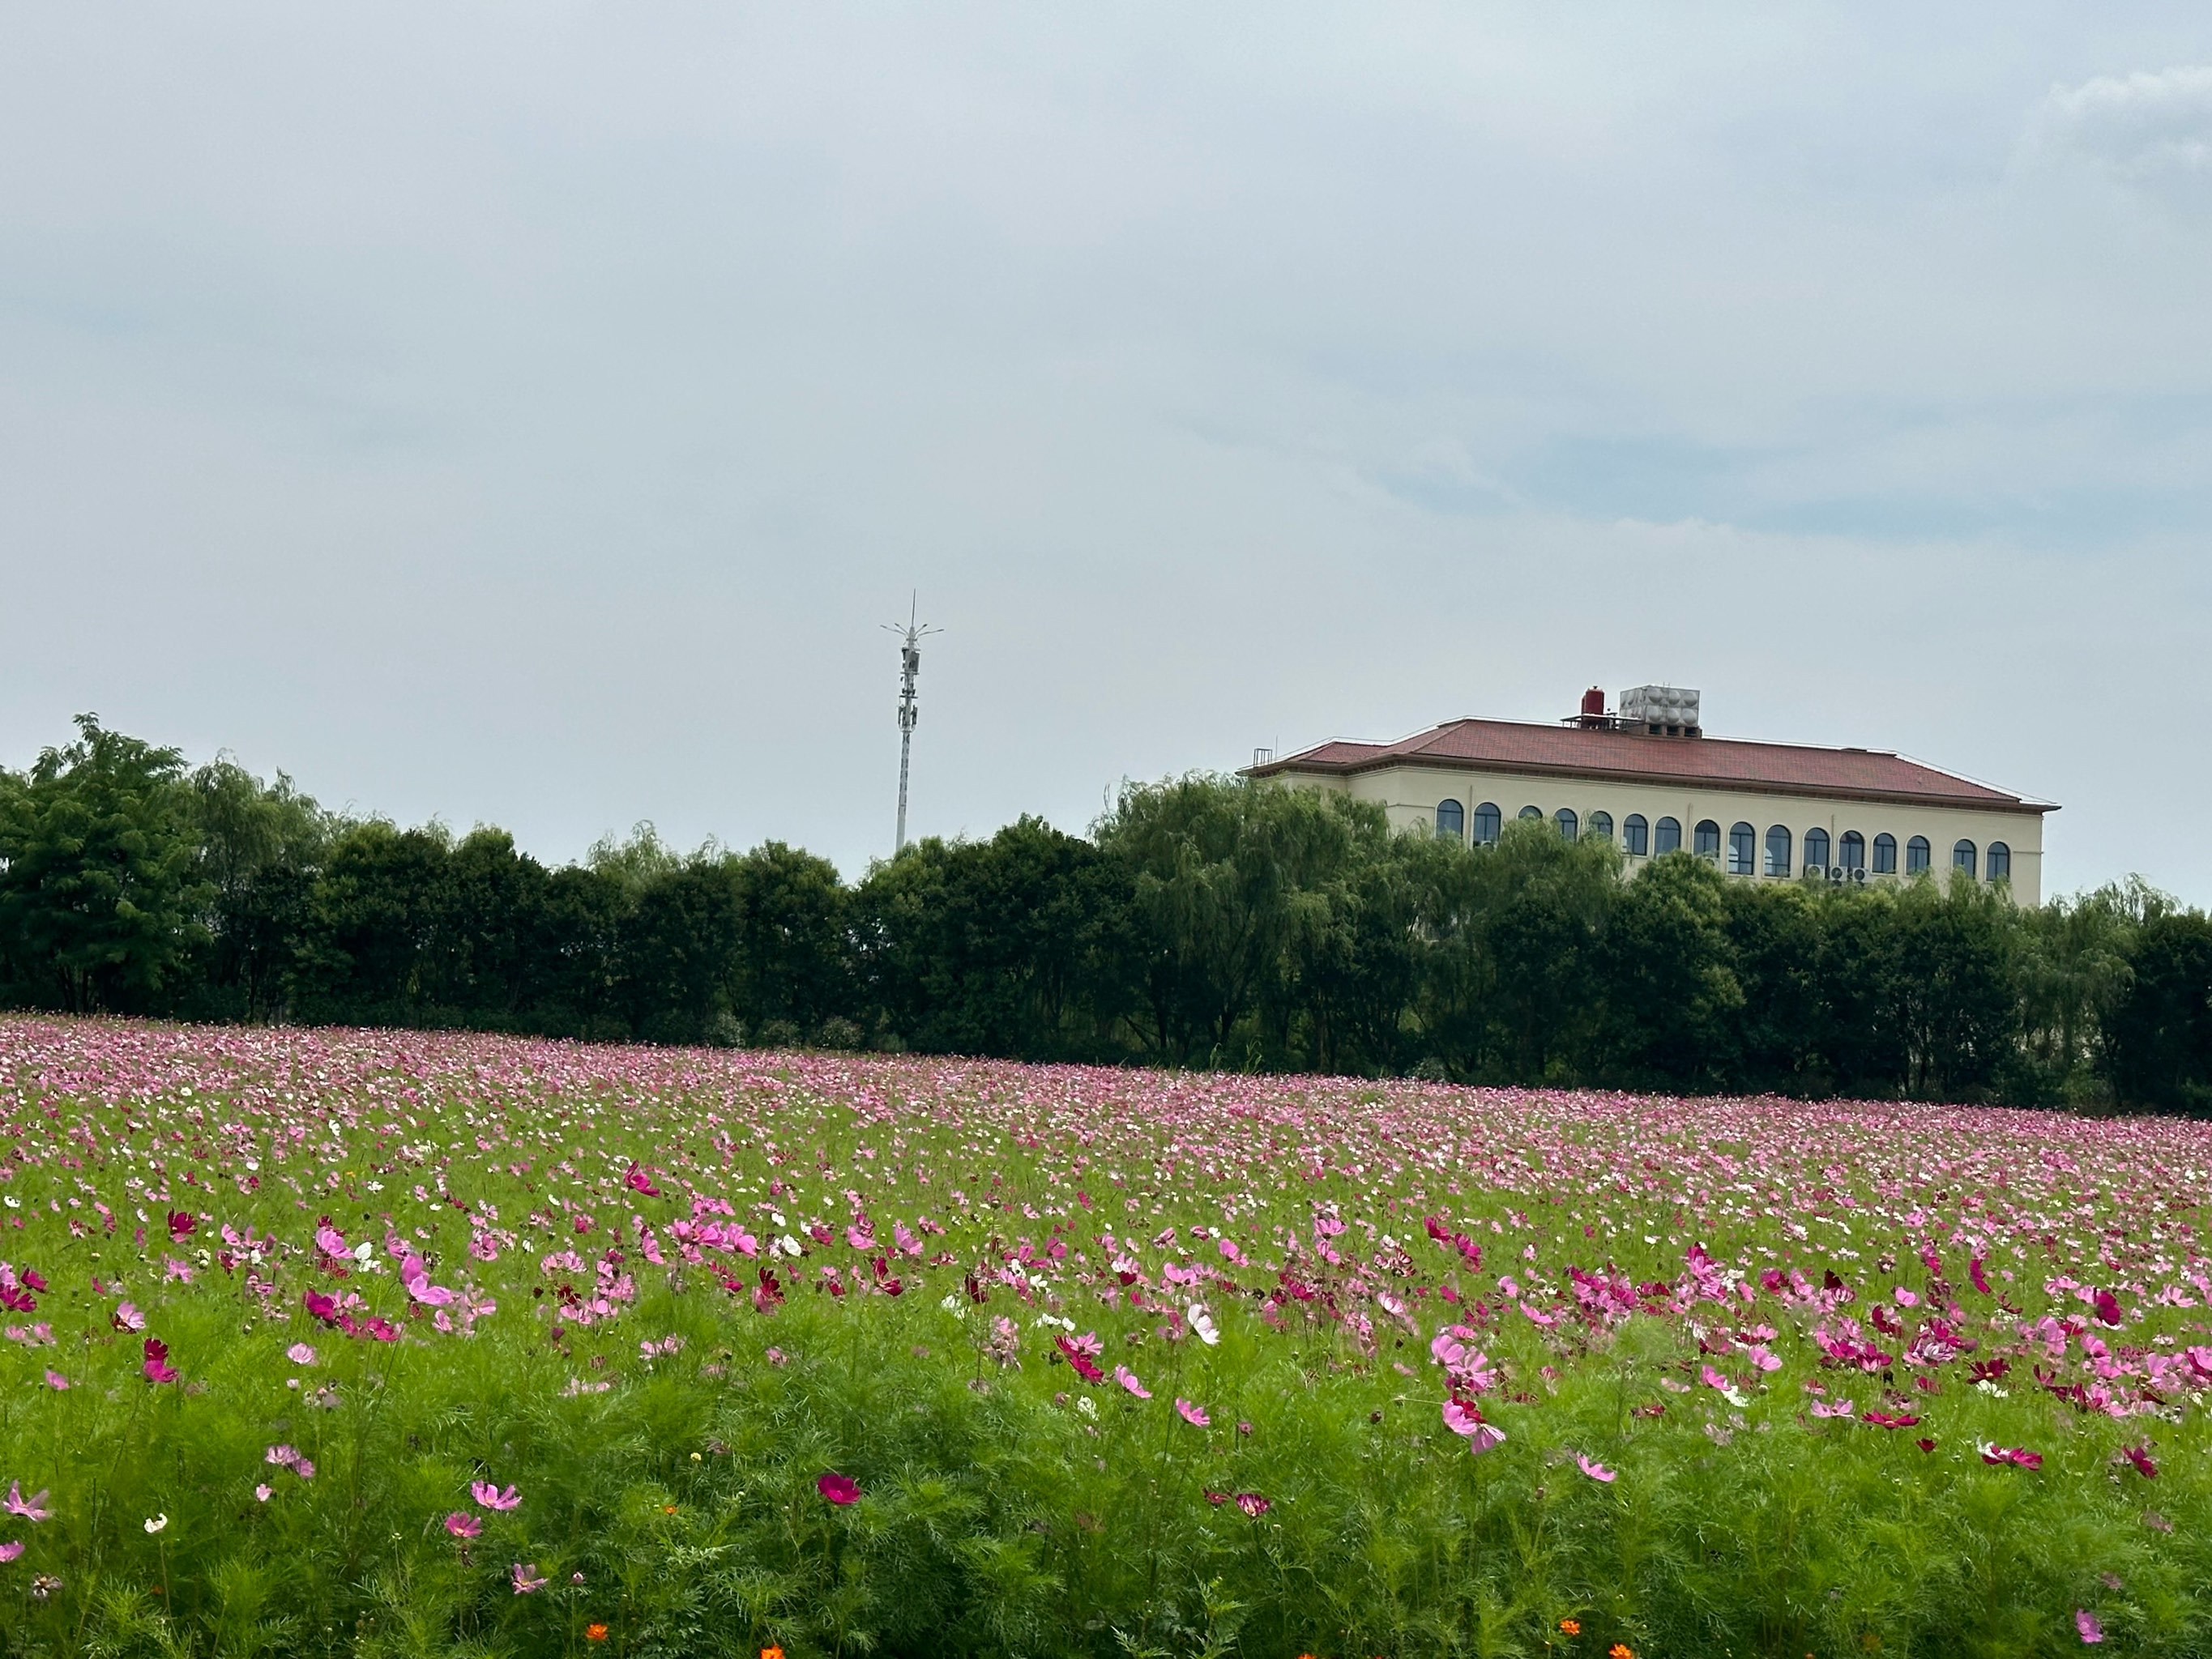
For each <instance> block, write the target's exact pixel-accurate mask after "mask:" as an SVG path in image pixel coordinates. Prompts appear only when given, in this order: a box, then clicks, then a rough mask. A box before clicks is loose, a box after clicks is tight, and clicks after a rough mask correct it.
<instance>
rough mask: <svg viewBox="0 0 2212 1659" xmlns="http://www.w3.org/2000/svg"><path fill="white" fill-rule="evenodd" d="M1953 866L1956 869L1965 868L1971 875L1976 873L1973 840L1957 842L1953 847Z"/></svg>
mask: <svg viewBox="0 0 2212 1659" xmlns="http://www.w3.org/2000/svg"><path fill="white" fill-rule="evenodd" d="M1951 867H1952V868H1953V869H1954V870H1964V871H1965V872H1966V873H1967V874H1968V875H1970V876H1971V875H1972V874H1973V873H1974V843H1973V842H1970V841H1962V842H1957V843H1955V844H1954V846H1953V847H1952V848H1951Z"/></svg>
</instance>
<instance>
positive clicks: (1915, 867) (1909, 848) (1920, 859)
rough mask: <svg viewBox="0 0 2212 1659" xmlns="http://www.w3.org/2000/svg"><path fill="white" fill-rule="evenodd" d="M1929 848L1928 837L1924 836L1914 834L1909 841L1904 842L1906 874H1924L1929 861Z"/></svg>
mask: <svg viewBox="0 0 2212 1659" xmlns="http://www.w3.org/2000/svg"><path fill="white" fill-rule="evenodd" d="M1931 850H1932V849H1931V848H1929V845H1928V837H1927V836H1914V837H1913V838H1912V839H1911V841H1908V842H1905V874H1906V875H1908V876H1918V875H1924V874H1926V873H1927V871H1928V866H1929V862H1930V860H1929V853H1930V852H1931Z"/></svg>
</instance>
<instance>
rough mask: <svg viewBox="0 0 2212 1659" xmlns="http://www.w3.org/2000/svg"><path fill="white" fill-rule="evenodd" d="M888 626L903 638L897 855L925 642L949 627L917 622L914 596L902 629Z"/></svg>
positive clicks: (901, 838)
mask: <svg viewBox="0 0 2212 1659" xmlns="http://www.w3.org/2000/svg"><path fill="white" fill-rule="evenodd" d="M884 627H885V628H886V629H889V630H890V632H891V633H894V634H896V635H898V636H899V641H900V643H899V704H898V726H899V796H898V844H897V845H896V847H894V848H892V849H891V856H892V857H893V858H896V857H897V856H898V855H899V854H901V853H903V852H904V851H906V777H907V765H908V762H909V761H910V760H911V759H912V758H913V755H914V723H915V720H919V719H920V718H921V715H920V714H919V713H918V712H917V711H916V710H915V703H914V683H915V677H916V676H918V675H919V674H920V673H921V641H922V639H923V637H924V636H925V635H930V634H941V633H943V632H944V631H945V630H944V629H941V628H927V627H921V626H917V625H916V623H915V600H914V598H913V597H912V596H911V595H909V596H908V600H907V613H906V625H905V626H904V627H903V628H902V627H901V626H900V625H899V624H898V623H884Z"/></svg>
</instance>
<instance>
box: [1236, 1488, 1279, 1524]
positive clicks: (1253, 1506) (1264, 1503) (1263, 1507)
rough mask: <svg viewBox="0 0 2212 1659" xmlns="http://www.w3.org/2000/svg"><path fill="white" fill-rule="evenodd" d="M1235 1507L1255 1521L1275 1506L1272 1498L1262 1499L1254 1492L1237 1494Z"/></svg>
mask: <svg viewBox="0 0 2212 1659" xmlns="http://www.w3.org/2000/svg"><path fill="white" fill-rule="evenodd" d="M1274 1507H1275V1504H1274V1500H1273V1498H1262V1497H1261V1496H1260V1494H1259V1493H1258V1492H1238V1493H1237V1508H1238V1509H1240V1510H1243V1511H1244V1513H1245V1514H1247V1515H1249V1516H1251V1517H1252V1518H1253V1519H1254V1520H1255V1521H1256V1520H1258V1519H1259V1518H1260V1517H1261V1516H1263V1515H1265V1514H1266V1513H1267V1511H1268V1510H1272V1509H1273V1508H1274Z"/></svg>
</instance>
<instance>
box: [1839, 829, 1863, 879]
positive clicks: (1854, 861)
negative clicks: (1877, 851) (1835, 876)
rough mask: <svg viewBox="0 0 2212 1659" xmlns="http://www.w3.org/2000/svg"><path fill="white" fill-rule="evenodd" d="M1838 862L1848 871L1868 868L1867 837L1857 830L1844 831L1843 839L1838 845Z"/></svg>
mask: <svg viewBox="0 0 2212 1659" xmlns="http://www.w3.org/2000/svg"><path fill="white" fill-rule="evenodd" d="M1836 862H1837V863H1838V864H1840V865H1842V866H1844V869H1846V870H1863V869H1865V868H1866V837H1865V836H1863V835H1861V834H1859V832H1858V831H1857V830H1856V829H1846V830H1844V836H1843V839H1842V840H1841V841H1839V842H1837V843H1836Z"/></svg>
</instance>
